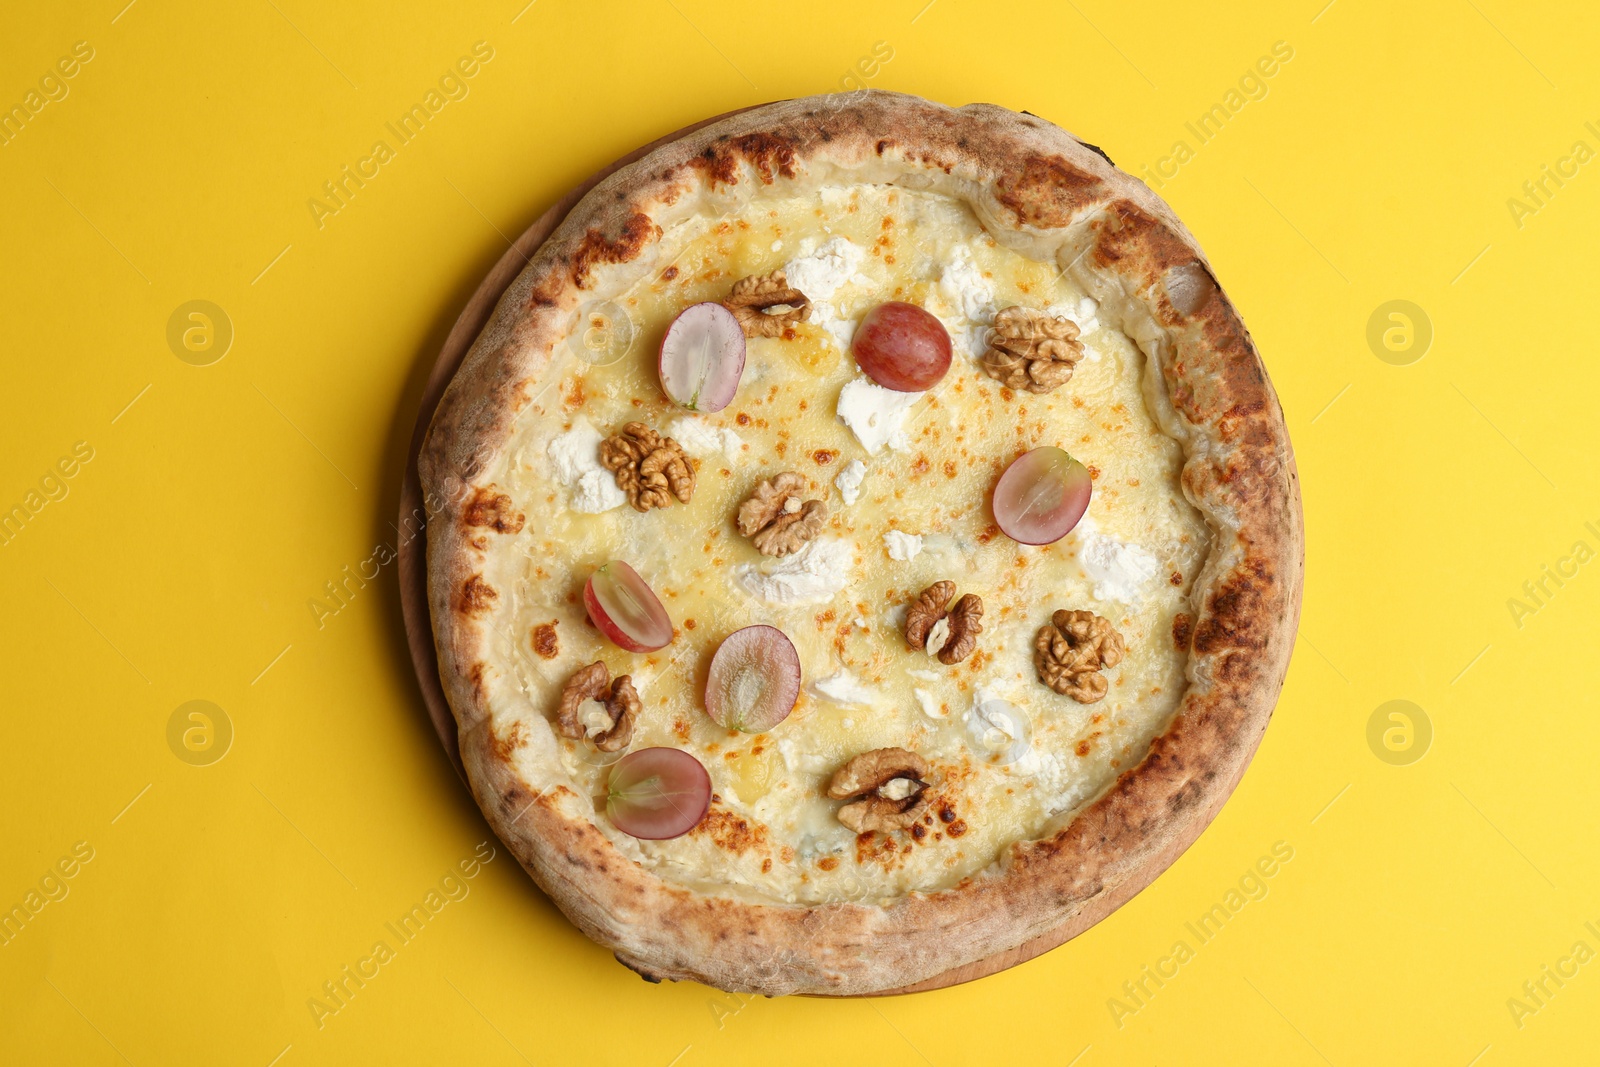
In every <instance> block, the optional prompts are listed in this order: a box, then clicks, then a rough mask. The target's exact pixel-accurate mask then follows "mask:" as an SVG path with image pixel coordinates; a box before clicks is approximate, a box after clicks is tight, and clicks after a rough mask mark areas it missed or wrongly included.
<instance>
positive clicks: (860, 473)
mask: <svg viewBox="0 0 1600 1067" xmlns="http://www.w3.org/2000/svg"><path fill="white" fill-rule="evenodd" d="M866 479H867V465H866V464H865V463H863V462H861V461H860V460H859V459H853V460H851V461H850V462H849V463H848V464H846V465H845V468H844V470H842V471H840V472H839V476H838V477H837V478H835V479H834V480H833V484H834V485H836V486H838V487H839V497H840V499H842V500H843V501H844V502H845V504H846V505H849V504H854V503H855V502H856V501H857V500H858V499H860V497H861V483H862V482H864V481H866Z"/></svg>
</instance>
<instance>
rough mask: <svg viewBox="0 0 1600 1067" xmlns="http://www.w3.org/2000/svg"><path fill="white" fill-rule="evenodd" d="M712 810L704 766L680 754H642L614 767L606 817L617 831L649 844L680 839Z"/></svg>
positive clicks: (663, 751) (654, 750)
mask: <svg viewBox="0 0 1600 1067" xmlns="http://www.w3.org/2000/svg"><path fill="white" fill-rule="evenodd" d="M710 806H711V776H710V775H709V774H707V773H706V768H705V765H704V764H702V763H701V762H700V761H699V760H697V759H695V758H694V757H693V756H691V755H689V753H687V752H684V751H682V750H681V749H676V748H641V749H638V750H636V751H634V752H630V753H628V754H627V755H626V756H623V757H622V758H621V759H620V760H618V761H617V762H616V763H614V764H612V765H611V771H610V773H609V774H607V775H606V815H607V817H609V818H610V819H611V823H612V825H613V826H615V827H616V828H617V829H618V830H621V831H622V832H623V833H625V834H629V835H631V836H633V837H638V838H643V839H644V840H646V841H663V840H665V839H667V838H669V837H681V836H683V835H684V834H686V833H688V832H689V831H690V830H693V829H694V828H695V827H696V826H699V825H700V820H701V819H704V818H705V817H706V810H707V809H708V808H710Z"/></svg>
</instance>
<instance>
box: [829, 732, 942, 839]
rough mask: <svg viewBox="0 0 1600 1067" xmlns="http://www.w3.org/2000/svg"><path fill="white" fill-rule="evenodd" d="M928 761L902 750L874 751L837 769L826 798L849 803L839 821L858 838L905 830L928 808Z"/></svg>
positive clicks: (863, 754) (841, 812) (840, 812)
mask: <svg viewBox="0 0 1600 1067" xmlns="http://www.w3.org/2000/svg"><path fill="white" fill-rule="evenodd" d="M927 774H928V761H927V760H925V759H923V758H922V757H921V756H919V755H917V754H916V753H915V752H909V751H907V750H906V749H903V748H876V749H873V750H872V751H871V752H863V753H861V755H859V756H856V757H855V758H854V759H852V760H851V761H850V762H849V763H846V764H845V765H844V766H843V767H840V768H839V769H838V770H837V771H835V772H834V774H833V779H832V781H830V782H829V783H828V796H830V797H832V798H833V799H834V800H850V801H851V802H850V803H849V804H846V805H845V806H844V807H842V808H840V809H839V821H840V822H842V823H844V825H846V826H848V827H849V828H850V829H852V830H854V831H855V832H856V833H858V834H865V833H870V832H872V831H874V830H879V831H882V832H884V833H888V832H890V831H891V830H904V829H906V828H907V827H909V826H911V825H912V824H913V823H915V822H916V821H917V820H918V819H920V818H922V815H923V813H924V812H925V811H926V810H927V808H928V797H927V795H926V792H927V788H928V783H927V782H926V781H924V780H923V779H924V778H925V777H926V776H927Z"/></svg>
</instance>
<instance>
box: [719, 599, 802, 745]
mask: <svg viewBox="0 0 1600 1067" xmlns="http://www.w3.org/2000/svg"><path fill="white" fill-rule="evenodd" d="M799 698H800V656H799V655H798V654H797V653H796V652H795V650H794V643H793V642H792V641H790V640H789V639H788V638H787V637H785V636H784V634H783V631H782V630H778V629H775V628H773V627H771V626H746V627H745V628H744V629H742V630H735V631H734V632H733V633H731V634H729V635H728V636H727V637H725V638H723V640H722V644H721V645H719V646H718V647H717V653H716V655H714V656H712V657H711V671H710V673H709V674H708V675H707V677H706V714H707V715H709V716H711V720H712V721H713V722H715V723H716V724H717V725H718V726H725V727H727V728H728V729H730V730H743V731H744V732H745V733H747V734H759V733H761V732H762V731H764V730H770V729H772V728H773V727H774V726H776V725H778V724H779V723H780V722H782V721H783V720H784V719H786V718H788V716H789V713H790V712H791V711H793V710H794V702H795V701H796V700H798V699H799Z"/></svg>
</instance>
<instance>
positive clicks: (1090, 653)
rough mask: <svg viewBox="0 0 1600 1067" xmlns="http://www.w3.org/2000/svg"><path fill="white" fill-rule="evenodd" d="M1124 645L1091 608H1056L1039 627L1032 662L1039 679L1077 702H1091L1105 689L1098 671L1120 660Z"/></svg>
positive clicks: (1108, 624)
mask: <svg viewBox="0 0 1600 1067" xmlns="http://www.w3.org/2000/svg"><path fill="white" fill-rule="evenodd" d="M1126 652H1127V646H1126V645H1124V644H1123V641H1122V635H1121V634H1119V633H1117V631H1116V630H1114V629H1112V628H1111V623H1110V621H1108V620H1107V619H1105V618H1103V617H1101V616H1099V615H1096V614H1094V612H1092V611H1058V612H1056V613H1055V614H1054V615H1052V616H1050V622H1049V624H1048V625H1045V626H1042V627H1040V628H1039V634H1038V636H1037V637H1035V638H1034V641H1033V665H1034V667H1036V668H1037V669H1038V671H1039V680H1040V681H1041V682H1043V683H1044V684H1045V685H1047V686H1049V687H1050V688H1051V689H1054V690H1055V691H1056V692H1058V693H1060V694H1061V695H1062V696H1069V697H1071V698H1072V699H1073V700H1076V701H1077V702H1078V703H1080V704H1093V703H1094V702H1096V701H1097V700H1101V699H1103V698H1104V697H1105V695H1106V692H1107V689H1108V688H1109V687H1108V685H1107V683H1106V679H1105V675H1103V674H1101V673H1100V672H1101V671H1102V670H1105V669H1106V668H1108V667H1115V666H1116V665H1117V664H1119V663H1121V662H1122V657H1123V655H1124V654H1125V653H1126Z"/></svg>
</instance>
